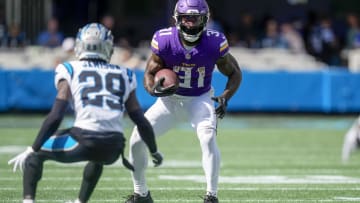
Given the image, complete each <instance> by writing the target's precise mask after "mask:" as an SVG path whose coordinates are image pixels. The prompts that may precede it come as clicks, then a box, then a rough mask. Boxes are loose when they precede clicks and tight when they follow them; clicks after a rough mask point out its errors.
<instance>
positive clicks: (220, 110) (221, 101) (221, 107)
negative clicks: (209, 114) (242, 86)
mask: <svg viewBox="0 0 360 203" xmlns="http://www.w3.org/2000/svg"><path fill="white" fill-rule="evenodd" d="M211 99H212V100H214V101H215V102H217V103H218V106H217V107H216V109H215V113H216V115H217V117H218V118H220V119H222V118H224V116H225V113H226V107H227V100H226V99H225V97H221V96H220V97H211Z"/></svg>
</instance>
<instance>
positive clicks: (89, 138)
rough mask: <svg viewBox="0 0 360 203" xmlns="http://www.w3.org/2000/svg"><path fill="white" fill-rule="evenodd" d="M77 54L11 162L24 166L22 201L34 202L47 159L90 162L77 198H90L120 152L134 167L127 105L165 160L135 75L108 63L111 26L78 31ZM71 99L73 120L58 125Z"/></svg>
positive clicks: (157, 159)
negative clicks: (127, 151) (29, 140)
mask: <svg viewBox="0 0 360 203" xmlns="http://www.w3.org/2000/svg"><path fill="white" fill-rule="evenodd" d="M75 53H76V56H77V58H78V59H79V60H78V61H71V62H65V63H63V64H59V65H58V66H57V67H56V73H55V86H56V88H57V95H56V100H55V102H54V104H53V106H52V109H51V111H50V113H49V114H48V116H47V117H46V119H45V120H44V122H43V124H42V126H41V128H40V131H39V133H38V135H37V137H36V139H35V141H34V143H33V144H32V146H29V147H28V148H27V149H26V151H24V152H22V153H20V154H19V155H18V156H16V157H15V158H13V159H11V160H10V161H9V162H8V163H9V164H14V168H13V170H14V172H15V171H16V169H17V168H18V167H19V168H20V169H21V170H22V169H23V203H33V202H35V195H36V188H37V184H38V181H39V180H40V179H41V176H42V170H43V163H44V161H46V160H54V161H58V162H64V163H71V162H79V161H88V163H87V164H86V166H85V168H84V172H83V180H82V184H81V188H80V192H79V196H78V199H77V200H76V201H75V202H76V203H85V202H88V200H89V198H90V196H91V194H92V192H93V190H94V188H95V186H96V183H97V182H98V180H99V178H100V176H101V173H102V170H103V165H108V164H112V163H114V162H115V161H116V160H117V159H118V158H119V156H121V157H122V161H123V164H124V166H125V167H127V168H128V169H131V170H134V168H133V166H132V165H131V164H130V163H129V162H128V161H127V160H126V159H125V158H124V157H123V151H124V147H125V138H124V136H123V126H122V123H123V122H122V119H123V114H124V111H125V110H126V111H127V113H128V115H129V117H130V118H131V120H132V121H133V122H134V123H135V124H136V125H137V130H138V132H139V133H140V134H141V137H142V139H143V140H144V142H145V143H146V145H147V147H148V149H149V151H150V153H151V154H152V157H153V162H154V164H155V166H157V165H160V164H161V162H162V156H161V154H160V153H159V152H158V151H157V146H156V142H155V138H154V132H153V129H152V127H151V125H150V123H149V121H148V120H147V119H146V118H145V117H144V114H143V111H142V109H141V107H140V105H139V103H138V99H137V97H136V94H135V89H136V78H135V75H134V74H133V72H132V71H131V70H129V69H126V68H122V67H119V66H117V65H112V64H109V63H108V62H109V60H110V57H111V55H112V53H113V36H112V34H111V31H109V30H108V29H106V28H105V27H104V26H103V25H101V24H98V23H91V24H88V25H86V26H84V27H83V28H82V29H80V30H79V32H78V34H77V39H76V46H75ZM69 103H70V104H71V105H72V107H73V108H74V112H75V122H74V125H73V127H71V128H70V129H64V130H58V127H59V125H60V123H61V121H62V119H63V117H64V114H65V112H66V109H67V106H68V104H69ZM57 130H58V131H57Z"/></svg>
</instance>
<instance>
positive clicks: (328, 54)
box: [308, 17, 340, 65]
mask: <svg viewBox="0 0 360 203" xmlns="http://www.w3.org/2000/svg"><path fill="white" fill-rule="evenodd" d="M308 40H309V41H308V43H309V48H308V51H309V53H310V54H311V55H313V56H315V57H316V58H317V59H319V60H321V61H323V62H325V63H327V64H328V65H339V64H340V57H339V45H338V41H337V38H336V35H335V33H334V31H333V29H332V21H331V19H329V18H327V17H325V18H322V19H321V20H320V23H319V24H315V25H314V26H313V27H312V29H311V31H310V35H309V39H308Z"/></svg>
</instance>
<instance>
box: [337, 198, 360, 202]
mask: <svg viewBox="0 0 360 203" xmlns="http://www.w3.org/2000/svg"><path fill="white" fill-rule="evenodd" d="M334 199H335V200H343V201H360V197H334Z"/></svg>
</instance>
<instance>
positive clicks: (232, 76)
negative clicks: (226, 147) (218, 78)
mask: <svg viewBox="0 0 360 203" xmlns="http://www.w3.org/2000/svg"><path fill="white" fill-rule="evenodd" d="M216 65H217V67H218V69H219V71H220V72H221V73H222V74H224V75H225V76H227V77H228V80H227V83H226V87H225V90H224V91H223V93H222V94H221V95H220V96H217V97H212V99H213V100H214V101H215V102H217V103H218V106H217V107H216V109H215V113H216V115H217V117H218V118H220V119H222V118H223V117H224V116H225V113H226V107H227V102H228V101H229V99H230V98H231V97H232V96H233V95H234V94H235V92H236V90H237V89H238V88H239V86H240V83H241V80H242V74H241V70H240V67H239V65H238V63H237V61H236V59H235V58H234V57H233V56H232V55H231V54H230V53H227V54H226V55H224V56H223V57H220V59H218V60H217V62H216Z"/></svg>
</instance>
